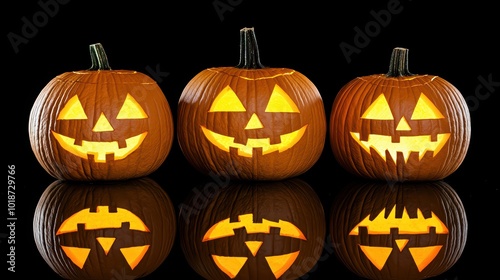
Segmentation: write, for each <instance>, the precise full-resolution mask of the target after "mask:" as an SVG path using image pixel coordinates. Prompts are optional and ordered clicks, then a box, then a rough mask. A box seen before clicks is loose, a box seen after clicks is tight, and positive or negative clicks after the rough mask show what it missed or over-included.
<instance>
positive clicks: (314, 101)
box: [177, 28, 326, 180]
mask: <svg viewBox="0 0 500 280" xmlns="http://www.w3.org/2000/svg"><path fill="white" fill-rule="evenodd" d="M240 43H241V44H240V62H239V64H238V65H237V66H235V67H216V68H209V69H205V70H203V71H201V72H200V73H198V74H197V75H196V76H195V77H193V78H192V79H191V80H190V81H189V83H188V84H187V85H186V87H185V88H184V90H183V92H182V94H181V97H180V99H179V104H178V120H177V132H178V135H177V136H178V141H179V145H180V147H181V149H182V152H183V153H184V155H185V156H186V158H187V159H188V161H189V162H190V163H191V164H192V165H193V166H194V167H195V168H197V169H198V170H200V171H201V172H203V173H215V174H219V175H226V176H230V177H232V178H236V179H254V180H281V179H285V178H289V177H293V176H297V175H300V174H302V173H304V172H306V171H307V170H308V169H310V168H311V167H312V165H313V164H314V163H316V161H317V160H318V158H319V157H320V155H321V153H322V151H323V147H324V143H325V140H326V139H325V138H326V116H325V112H324V106H323V101H322V98H321V96H320V94H319V91H318V89H317V88H316V86H315V85H314V84H313V83H312V82H311V81H310V80H309V79H308V78H307V77H305V76H304V75H303V74H301V73H299V72H298V71H295V70H292V69H287V68H270V67H265V66H263V65H262V64H261V63H260V57H259V50H258V47H257V41H256V37H255V33H254V29H253V28H243V29H241V30H240Z"/></svg>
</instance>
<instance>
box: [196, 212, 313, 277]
mask: <svg viewBox="0 0 500 280" xmlns="http://www.w3.org/2000/svg"><path fill="white" fill-rule="evenodd" d="M243 227H244V228H245V229H246V232H247V234H256V233H267V234H268V233H270V229H271V227H274V228H279V229H280V236H288V237H292V238H297V239H301V240H306V237H305V236H304V234H303V233H302V232H301V231H300V229H298V228H297V227H296V226H295V225H293V224H292V223H290V222H287V221H283V220H279V221H278V222H273V221H269V220H266V219H262V223H254V222H253V214H244V215H239V216H238V221H237V222H232V223H231V222H230V219H229V218H228V219H225V220H222V221H220V222H218V223H216V224H215V225H213V226H212V227H211V228H210V229H209V230H208V231H207V232H206V234H205V236H204V237H203V240H202V241H203V242H207V241H210V240H214V239H219V238H224V237H228V236H233V235H235V233H234V230H235V229H238V228H243ZM262 243H263V242H262V241H246V242H245V245H246V246H247V247H248V249H249V250H250V252H251V253H252V255H253V256H255V255H256V254H257V252H258V251H259V248H260V247H261V245H262ZM299 253H300V251H296V252H292V253H288V254H283V255H274V256H266V257H265V258H266V261H267V263H268V264H269V267H270V269H271V271H272V272H273V274H274V276H275V277H276V279H278V278H279V277H280V276H281V275H283V273H285V272H286V271H287V270H288V268H290V266H291V265H292V264H293V262H294V261H295V259H296V258H297V257H298V255H299ZM212 259H213V260H214V262H215V264H216V265H217V267H218V268H220V270H222V271H223V272H224V273H225V274H227V275H228V276H229V277H230V278H234V277H236V276H237V275H238V273H239V271H240V270H241V268H242V267H243V266H244V265H245V262H246V261H247V259H248V258H247V257H237V256H218V255H212Z"/></svg>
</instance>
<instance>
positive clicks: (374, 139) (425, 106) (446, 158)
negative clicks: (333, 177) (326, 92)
mask: <svg viewBox="0 0 500 280" xmlns="http://www.w3.org/2000/svg"><path fill="white" fill-rule="evenodd" d="M470 124H471V120H470V115H469V110H468V107H467V104H466V102H465V99H464V98H463V96H462V95H461V93H460V92H459V91H458V89H457V88H456V87H454V86H453V85H452V84H451V83H450V82H448V81H446V80H444V79H442V78H440V77H438V76H433V75H416V74H411V73H410V72H409V70H408V49H404V48H395V49H394V50H393V53H392V57H391V63H390V68H389V72H388V73H387V74H376V75H369V76H364V77H358V78H356V79H354V80H352V81H350V82H349V83H347V84H346V85H345V86H344V87H343V88H342V89H340V91H339V92H338V94H337V96H336V98H335V100H334V103H333V106H332V112H331V115H330V144H331V147H332V150H333V153H334V155H335V157H336V159H337V160H338V162H339V163H340V165H342V166H343V167H344V168H345V169H346V170H348V171H349V172H351V173H353V174H356V175H359V176H362V177H366V178H371V179H381V180H390V181H406V180H440V179H443V178H445V177H447V176H448V175H450V174H452V173H453V172H454V171H455V170H456V169H457V168H458V167H459V166H460V165H461V163H462V161H463V160H464V158H465V155H466V153H467V150H468V147H469V142H470V135H471V133H470V130H471V128H470Z"/></svg>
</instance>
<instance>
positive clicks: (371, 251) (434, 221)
mask: <svg viewBox="0 0 500 280" xmlns="http://www.w3.org/2000/svg"><path fill="white" fill-rule="evenodd" d="M431 213H432V212H431ZM384 217H385V209H383V210H382V211H381V212H380V213H379V214H378V215H377V217H376V218H375V219H373V220H370V215H368V216H367V217H366V218H364V219H363V220H362V221H361V222H360V223H359V224H358V225H356V226H355V227H354V228H353V229H352V230H351V232H350V233H349V235H359V234H360V233H359V228H360V227H366V229H367V233H368V235H375V234H391V228H397V229H398V234H399V235H418V234H430V229H431V228H432V227H433V228H434V229H435V233H436V234H448V228H447V227H446V225H445V224H444V223H443V222H442V221H441V220H440V219H439V218H438V217H437V216H436V215H435V214H434V213H432V216H431V217H430V218H424V217H423V215H422V212H421V211H420V209H417V217H416V218H414V219H412V218H410V217H409V216H408V212H407V211H406V208H405V209H404V211H403V215H402V217H401V218H396V206H394V208H392V210H391V212H390V213H389V216H388V217H387V218H384ZM394 242H395V245H396V246H397V247H398V249H399V251H400V252H403V250H404V249H405V248H406V245H407V244H408V242H409V239H407V238H398V239H395V240H394ZM441 247H442V245H431V246H426V247H410V248H408V250H409V251H410V255H411V256H412V258H413V261H414V262H415V265H416V266H417V268H418V271H419V272H421V271H422V270H423V269H424V268H425V267H427V265H428V264H429V263H431V262H432V260H434V258H435V257H436V256H437V254H438V253H439V251H440V250H441ZM359 248H360V249H361V251H363V253H364V254H365V256H366V257H367V258H368V259H369V260H370V262H371V263H372V264H373V265H374V266H375V267H377V269H378V270H382V268H383V267H384V265H385V263H386V261H387V259H388V258H389V256H390V255H391V252H392V251H393V248H392V247H380V246H370V245H361V244H359Z"/></svg>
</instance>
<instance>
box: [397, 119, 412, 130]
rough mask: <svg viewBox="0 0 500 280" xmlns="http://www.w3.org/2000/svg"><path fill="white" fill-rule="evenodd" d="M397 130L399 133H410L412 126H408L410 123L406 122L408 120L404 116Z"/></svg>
mask: <svg viewBox="0 0 500 280" xmlns="http://www.w3.org/2000/svg"><path fill="white" fill-rule="evenodd" d="M396 130H397V131H402V130H404V131H410V130H411V127H410V125H409V124H408V122H407V121H406V118H405V117H404V116H403V117H402V118H401V120H399V123H398V126H397V127H396Z"/></svg>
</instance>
